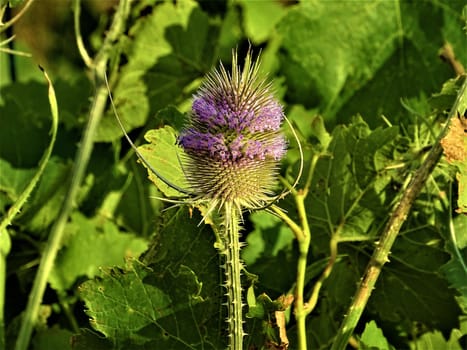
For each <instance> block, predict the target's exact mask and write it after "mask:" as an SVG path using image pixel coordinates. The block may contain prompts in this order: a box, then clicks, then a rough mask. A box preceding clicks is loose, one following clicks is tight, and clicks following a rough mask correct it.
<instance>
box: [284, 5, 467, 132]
mask: <svg viewBox="0 0 467 350" xmlns="http://www.w3.org/2000/svg"><path fill="white" fill-rule="evenodd" d="M445 5H446V6H445ZM461 8H462V5H461V2H449V3H447V4H442V3H439V2H434V1H433V2H431V1H426V2H423V3H419V2H416V3H414V2H411V1H400V2H389V1H378V2H345V3H344V2H324V1H304V2H302V3H300V4H299V5H298V6H296V7H295V8H294V9H293V10H291V11H289V12H288V14H287V15H286V16H285V17H284V18H283V20H282V21H281V22H280V24H279V32H280V33H281V35H282V37H283V44H282V46H283V48H284V50H283V55H282V66H283V71H284V73H285V75H286V77H287V83H288V85H289V90H288V94H287V97H288V99H290V100H291V101H293V102H295V103H301V104H304V105H305V106H307V107H308V108H309V107H316V106H319V107H320V109H321V112H322V113H323V114H324V116H325V118H326V120H333V121H338V122H346V121H349V120H350V118H351V117H352V116H353V115H355V114H357V113H360V114H361V115H364V116H368V117H369V118H371V117H373V116H374V117H376V116H378V117H379V115H380V114H384V115H386V116H389V118H390V120H402V119H401V118H403V117H404V114H405V111H404V110H403V108H402V106H401V104H400V99H401V97H418V96H420V94H421V93H422V92H423V93H425V94H426V95H429V94H430V93H431V92H434V91H436V90H437V89H438V86H439V85H441V84H442V82H443V81H445V80H446V79H448V78H449V77H450V76H452V69H451V67H449V65H448V64H445V63H442V62H440V61H438V59H437V56H438V50H439V49H440V48H441V47H442V45H443V44H444V43H445V42H446V41H448V42H451V43H453V47H454V51H455V53H456V55H457V56H458V58H459V59H460V60H461V62H463V63H464V65H465V63H466V60H467V57H466V54H465V50H464V49H463V48H464V47H465V46H466V45H467V40H466V37H465V35H464V33H463V32H462V29H461V28H462V27H461V24H460V23H461V22H460V21H459V19H460V16H459V12H460V10H461ZM297 43H300V45H297ZM374 117H373V118H371V119H369V120H368V122H369V123H370V125H372V126H374V125H380V124H381V122H380V120H378V119H374Z"/></svg>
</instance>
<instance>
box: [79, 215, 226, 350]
mask: <svg viewBox="0 0 467 350" xmlns="http://www.w3.org/2000/svg"><path fill="white" fill-rule="evenodd" d="M165 219H166V220H167V221H166V222H165V225H163V226H161V228H162V230H161V231H160V232H159V233H158V234H157V236H156V238H155V239H154V241H153V242H152V245H151V247H150V248H149V250H148V251H147V253H146V254H145V255H144V257H143V260H144V261H145V262H146V264H147V266H145V265H143V264H142V263H141V262H138V261H135V260H132V261H129V263H128V265H127V266H126V268H125V269H120V268H114V269H111V270H105V271H104V276H103V277H102V278H97V279H95V280H93V281H88V282H85V283H84V284H83V285H82V286H81V287H80V292H81V296H82V298H83V299H84V301H85V303H86V306H87V308H88V314H89V315H90V316H91V318H92V324H93V326H94V327H95V329H96V330H98V331H100V332H102V333H103V334H104V335H106V337H108V338H109V340H111V341H112V342H113V343H114V344H115V347H116V348H125V349H138V348H140V347H143V346H146V347H147V348H151V347H154V346H157V347H163V348H166V349H197V348H199V347H200V346H204V348H205V349H218V348H222V347H223V346H224V345H221V344H223V340H221V339H222V338H221V337H220V330H219V329H218V327H219V325H221V326H223V322H222V321H221V322H220V323H219V321H220V319H219V318H218V317H219V308H220V301H219V300H218V298H217V297H220V295H222V293H221V290H220V287H219V270H218V264H217V258H216V255H217V254H216V252H215V249H214V248H213V243H214V237H213V236H214V235H213V234H212V232H211V231H210V230H207V229H206V228H207V227H206V226H204V228H200V227H198V226H197V224H198V223H199V220H200V218H199V216H197V217H196V218H193V219H190V217H189V216H188V212H187V211H186V210H178V211H177V212H176V213H175V215H174V213H173V212H171V213H170V215H169V214H167V215H165Z"/></svg>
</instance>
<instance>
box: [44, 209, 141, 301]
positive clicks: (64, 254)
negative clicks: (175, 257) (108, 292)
mask: <svg viewBox="0 0 467 350" xmlns="http://www.w3.org/2000/svg"><path fill="white" fill-rule="evenodd" d="M63 244H64V247H63V248H62V249H61V250H60V252H59V253H58V256H57V258H56V260H55V265H54V268H53V270H52V272H51V274H50V277H49V282H50V284H51V286H52V288H54V289H55V290H57V291H60V292H64V291H66V290H68V289H70V287H71V286H72V285H73V284H74V283H76V281H77V280H78V279H79V278H82V277H88V278H93V277H94V276H96V275H99V269H100V268H105V267H107V266H114V265H119V264H122V263H123V262H124V260H125V258H131V257H133V258H135V257H138V256H139V255H140V254H141V253H142V252H143V251H144V250H145V249H146V248H147V242H146V241H145V240H143V239H141V238H137V237H135V236H134V235H132V234H129V233H126V234H124V233H120V232H119V231H118V228H117V227H116V226H115V224H114V223H112V222H111V221H108V220H106V219H104V218H99V217H96V218H93V219H88V218H86V217H84V216H83V215H82V214H80V213H74V214H73V215H72V217H71V221H70V222H69V223H68V224H67V226H66V228H65V238H64V242H63ZM103 252H105V254H103ZM83 257H86V259H83Z"/></svg>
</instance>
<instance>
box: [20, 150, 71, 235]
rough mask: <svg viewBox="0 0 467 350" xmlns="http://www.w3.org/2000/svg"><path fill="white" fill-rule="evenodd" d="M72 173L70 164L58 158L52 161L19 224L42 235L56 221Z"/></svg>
mask: <svg viewBox="0 0 467 350" xmlns="http://www.w3.org/2000/svg"><path fill="white" fill-rule="evenodd" d="M70 171H71V165H70V164H63V163H62V160H61V159H60V158H57V157H52V158H51V159H50V161H49V162H48V163H47V166H46V168H45V170H44V174H43V176H42V178H41V180H40V181H39V184H38V186H37V188H36V189H35V191H34V192H33V194H32V196H31V198H30V199H29V201H28V202H27V204H26V205H25V207H24V209H23V211H22V213H21V215H19V216H18V218H17V220H18V224H21V225H24V226H25V228H27V229H28V230H30V231H32V232H36V233H40V232H42V231H43V230H44V229H45V228H47V227H49V226H50V225H51V224H52V223H53V222H54V221H55V219H56V217H57V214H58V212H59V210H60V205H61V204H62V201H63V196H64V195H65V192H66V189H67V185H68V181H67V179H69V176H70Z"/></svg>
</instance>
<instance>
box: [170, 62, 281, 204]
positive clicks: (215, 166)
mask: <svg viewBox="0 0 467 350" xmlns="http://www.w3.org/2000/svg"><path fill="white" fill-rule="evenodd" d="M258 70H259V63H258V61H256V62H254V63H253V62H252V59H251V55H250V53H248V54H247V57H246V59H245V64H244V68H243V70H241V69H240V67H239V66H238V64H237V55H236V54H234V56H233V59H232V73H231V74H229V73H228V72H227V71H226V70H225V68H224V66H223V65H222V64H221V65H220V69H219V70H215V71H213V72H212V73H210V74H209V75H208V76H207V78H206V80H205V82H204V84H203V85H202V86H201V88H200V90H199V91H198V93H197V94H196V95H195V96H194V101H193V105H192V110H191V113H190V114H189V120H188V124H187V126H186V128H185V129H184V130H183V131H182V132H181V134H180V136H179V138H178V144H179V145H181V146H182V147H183V149H184V151H185V154H186V159H184V161H185V162H184V170H185V172H186V175H187V179H188V182H189V184H190V186H191V190H192V191H193V192H194V194H195V195H197V196H198V197H199V198H200V199H205V200H208V201H214V202H215V203H217V204H219V205H220V206H222V205H224V204H226V203H229V204H230V205H234V206H236V207H238V208H246V209H255V208H260V207H262V206H264V205H265V204H267V202H268V201H269V200H270V199H271V198H272V197H271V195H272V194H273V192H272V190H273V188H274V186H275V184H276V181H277V171H278V169H277V168H278V164H279V161H280V159H281V158H282V157H283V156H284V155H285V153H286V148H287V143H286V140H285V138H284V136H283V134H282V132H281V130H280V127H281V123H282V121H283V119H284V114H283V111H282V106H281V105H280V104H279V103H278V101H277V100H276V99H275V98H274V96H273V94H272V92H271V84H270V83H268V82H267V81H266V80H265V79H262V78H260V77H259V74H258V73H259V72H258Z"/></svg>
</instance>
